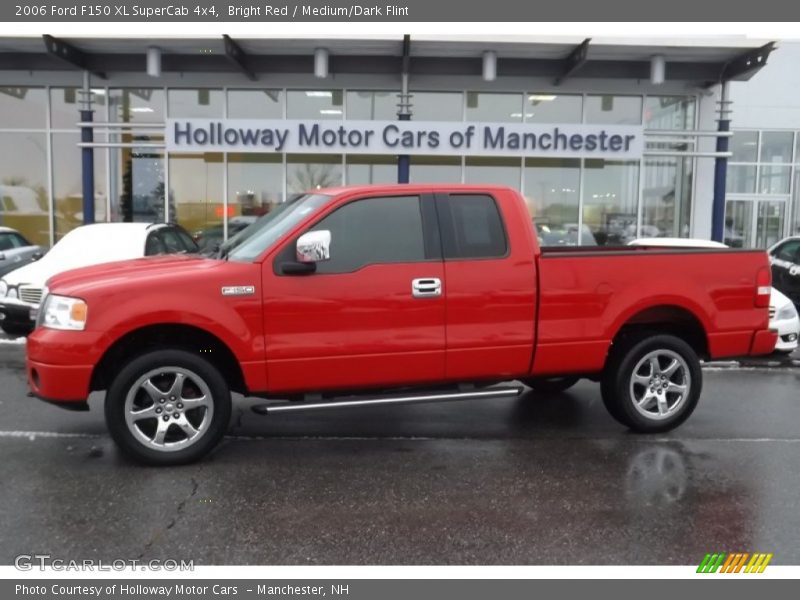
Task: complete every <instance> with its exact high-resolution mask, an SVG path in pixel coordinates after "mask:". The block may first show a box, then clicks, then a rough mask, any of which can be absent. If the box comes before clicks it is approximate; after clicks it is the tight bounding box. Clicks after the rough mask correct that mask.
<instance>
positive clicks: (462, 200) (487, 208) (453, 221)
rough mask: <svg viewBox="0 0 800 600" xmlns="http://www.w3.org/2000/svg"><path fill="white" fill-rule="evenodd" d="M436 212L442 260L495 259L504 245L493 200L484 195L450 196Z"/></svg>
mask: <svg viewBox="0 0 800 600" xmlns="http://www.w3.org/2000/svg"><path fill="white" fill-rule="evenodd" d="M445 204H446V206H445V209H444V210H442V211H440V213H439V215H440V217H441V218H442V243H443V245H444V256H445V259H462V258H498V257H502V256H505V255H506V252H507V251H508V242H507V240H506V233H505V230H504V228H503V220H502V218H501V217H500V211H499V210H498V208H497V204H496V203H495V201H494V198H492V197H491V196H488V195H485V194H451V195H450V197H449V199H448V200H447V202H446V203H445Z"/></svg>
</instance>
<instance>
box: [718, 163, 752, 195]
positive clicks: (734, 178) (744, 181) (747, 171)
mask: <svg viewBox="0 0 800 600" xmlns="http://www.w3.org/2000/svg"><path fill="white" fill-rule="evenodd" d="M725 186H726V189H727V191H728V193H730V194H753V193H755V191H756V166H755V165H728V179H727V181H726V183H725Z"/></svg>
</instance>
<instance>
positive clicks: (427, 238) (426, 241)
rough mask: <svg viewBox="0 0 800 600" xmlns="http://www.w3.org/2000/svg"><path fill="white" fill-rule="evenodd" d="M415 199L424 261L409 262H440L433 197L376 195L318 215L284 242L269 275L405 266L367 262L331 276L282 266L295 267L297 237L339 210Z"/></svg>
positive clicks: (440, 244) (402, 262) (353, 200)
mask: <svg viewBox="0 0 800 600" xmlns="http://www.w3.org/2000/svg"><path fill="white" fill-rule="evenodd" d="M409 196H411V197H417V198H419V207H420V217H421V221H422V243H423V251H424V254H425V258H424V259H423V260H415V261H412V262H413V263H414V264H416V263H429V262H441V261H442V256H443V248H442V241H441V234H440V227H439V219H438V215H437V211H436V206H435V197H434V195H433V194H430V193H415V192H411V193H400V192H398V193H393V194H386V195H383V194H378V195H370V196H361V197H358V198H353V199H351V200H349V201H348V202H346V203H344V204H342V205H340V206H337V207H336V208H335V209H333V210H332V211H330V212H328V213H325V214H324V215H319V216H318V218H317V219H315V220H314V222H313V223H311V224H309V225H308V226H307V227H305V228H304V229H303V231H302V232H301V233H299V234H298V235H296V236H294V237H292V238H291V239H290V240H288V241H287V243H286V245H285V246H283V247H282V248H281V249H280V250H279V251H278V253H277V254H276V256H275V259H274V260H273V261H272V271H273V273H274V274H275V275H277V276H279V277H293V276H297V275H300V274H305V275H313V274H316V275H320V276H321V275H346V274H350V273H357V272H358V271H360V270H362V269H364V268H365V267H369V266H372V265H393V264H407V263H408V262H409V261H391V262H386V261H376V262H368V263H365V264H362V265H360V266H359V267H357V268H355V269H353V270H351V271H336V272H334V273H316V270H315V269H314V270H309V271H308V272H306V273H298V272H289V273H287V272H285V271H284V270H283V266H284V265H287V264H292V265H296V264H297V263H296V260H295V257H296V254H295V253H296V249H297V240H298V239H300V237H301V236H302V235H303V234H305V233H308V232H309V231H313V230H314V228H315V227H317V226H318V225H319V224H320V223H321V222H322V221H324V220H325V219H327V218H328V217H330V216H331V215H333V214H334V213H335V212H337V211H339V210H342V209H343V208H345V207H347V206H350V205H351V204H353V203H355V202H361V201H364V200H378V199H386V200H389V199H391V198H408V197H409Z"/></svg>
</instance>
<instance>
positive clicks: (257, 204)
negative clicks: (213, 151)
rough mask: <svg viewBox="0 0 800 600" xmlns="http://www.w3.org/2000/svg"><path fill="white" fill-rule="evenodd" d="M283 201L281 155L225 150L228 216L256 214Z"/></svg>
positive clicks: (258, 214)
mask: <svg viewBox="0 0 800 600" xmlns="http://www.w3.org/2000/svg"><path fill="white" fill-rule="evenodd" d="M281 202H283V157H282V156H281V155H280V154H267V153H263V154H262V153H230V154H228V216H235V215H244V216H252V215H255V216H260V215H263V214H266V213H268V212H269V211H270V210H272V208H274V207H275V205H276V204H280V203H281Z"/></svg>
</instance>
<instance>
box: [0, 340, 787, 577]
mask: <svg viewBox="0 0 800 600" xmlns="http://www.w3.org/2000/svg"><path fill="white" fill-rule="evenodd" d="M23 360H24V346H23V345H14V344H8V343H2V342H0V564H11V563H12V562H13V559H14V557H15V556H16V555H18V554H31V553H48V554H50V555H52V557H54V558H62V559H65V560H70V559H84V558H94V559H103V560H113V559H130V558H138V559H152V558H160V559H177V560H180V559H183V560H188V559H194V561H195V564H512V565H526V564H678V565H681V564H697V563H699V561H700V560H701V559H702V557H703V555H704V554H705V553H706V552H714V551H726V552H734V551H746V552H754V551H758V552H772V553H774V555H775V556H774V559H773V563H774V564H800V501H799V499H800V394H799V393H798V392H799V391H800V369H798V368H797V367H796V366H792V363H791V362H786V361H784V366H783V367H780V368H775V367H774V366H773V367H772V368H764V367H761V366H755V367H752V366H751V367H747V368H733V369H732V368H710V369H706V371H705V384H704V392H703V397H702V399H701V402H700V405H699V407H698V409H697V411H696V412H695V414H694V415H693V416H692V418H691V419H689V421H688V422H687V423H686V424H685V425H683V426H682V427H681V428H679V429H678V430H676V431H673V432H671V433H669V434H666V435H659V436H656V437H648V436H641V435H635V434H631V433H629V432H627V431H626V430H625V429H624V428H622V427H621V426H619V425H617V424H616V422H615V421H613V420H612V419H611V418H610V417H609V416H608V415H607V414H606V412H605V410H604V408H603V406H602V403H601V401H600V397H599V390H598V389H597V386H596V385H595V384H592V383H590V382H582V383H580V384H578V385H577V386H576V387H575V388H573V389H572V390H570V391H569V392H567V393H565V394H562V395H560V396H557V397H553V398H537V397H534V396H533V395H532V394H526V395H524V396H523V397H521V398H519V399H513V400H499V401H498V400H489V401H468V402H458V403H446V404H440V405H415V406H407V407H396V408H384V409H377V408H372V409H353V410H350V411H340V412H336V413H327V414H322V413H316V414H315V413H308V414H305V415H303V414H296V415H275V416H269V417H261V416H257V415H255V414H253V413H252V412H251V411H250V410H249V409H248V406H249V405H250V404H252V402H253V401H251V400H244V399H238V400H237V402H236V404H235V409H234V422H233V423H232V426H231V429H230V434H229V437H227V438H226V439H225V441H224V442H223V444H222V445H221V446H220V447H219V448H218V450H217V451H216V452H215V453H214V454H213V455H212V456H211V457H210V458H209V459H207V460H205V461H203V462H201V463H199V464H195V465H191V466H187V467H181V468H162V469H156V468H146V467H140V466H137V465H135V464H132V463H130V462H128V461H126V460H125V459H124V458H122V457H121V456H120V455H119V453H118V452H117V450H116V449H115V447H114V446H113V444H112V443H111V441H110V439H109V438H108V436H107V435H106V433H105V425H104V423H103V420H102V411H101V408H102V398H101V397H99V396H98V397H93V398H92V400H91V402H90V405H91V407H92V411H90V412H89V413H71V412H67V411H64V410H62V409H59V408H57V407H53V406H49V405H46V404H44V403H42V402H40V401H38V400H35V399H33V398H29V397H27V396H26V392H27V388H26V384H25V380H24V372H23ZM759 364H762V365H768V364H769V363H768V362H762V363H759Z"/></svg>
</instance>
